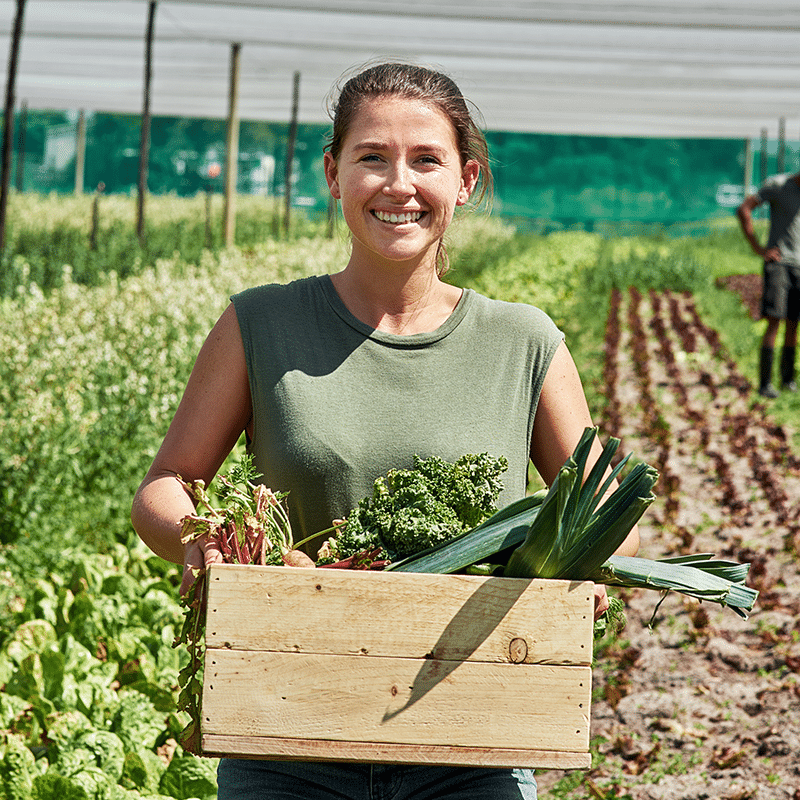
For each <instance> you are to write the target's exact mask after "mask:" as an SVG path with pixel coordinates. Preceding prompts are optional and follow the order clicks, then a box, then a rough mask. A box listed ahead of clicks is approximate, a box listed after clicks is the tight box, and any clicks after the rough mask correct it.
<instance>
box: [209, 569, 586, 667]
mask: <svg viewBox="0 0 800 800" xmlns="http://www.w3.org/2000/svg"><path fill="white" fill-rule="evenodd" d="M209 578H210V579H209V589H208V611H207V625H206V642H207V644H208V646H209V647H226V648H230V649H241V650H279V651H287V652H304V653H331V654H355V653H361V654H369V655H374V656H399V657H404V656H409V657H414V658H416V657H419V658H421V657H425V656H426V655H430V656H433V657H435V658H437V659H443V660H450V659H453V660H458V661H460V660H464V659H468V660H479V661H498V662H508V661H515V662H518V661H525V662H527V663H554V664H583V665H588V664H590V663H591V658H592V625H593V623H592V610H593V602H594V599H593V594H592V584H591V583H589V582H581V583H577V582H570V581H542V580H523V579H516V578H485V577H479V576H474V575H428V574H414V573H380V572H363V571H355V570H326V569H298V568H287V567H257V566H251V565H248V566H236V565H220V566H215V567H212V568H211V570H210V573H209Z"/></svg>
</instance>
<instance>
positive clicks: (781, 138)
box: [775, 117, 786, 175]
mask: <svg viewBox="0 0 800 800" xmlns="http://www.w3.org/2000/svg"><path fill="white" fill-rule="evenodd" d="M785 168H786V119H785V118H784V117H781V118H780V119H779V120H778V163H777V165H776V167H775V171H776V172H777V173H778V175H780V174H781V173H782V172H783V171H784V169H785Z"/></svg>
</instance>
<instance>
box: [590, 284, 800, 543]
mask: <svg viewBox="0 0 800 800" xmlns="http://www.w3.org/2000/svg"><path fill="white" fill-rule="evenodd" d="M626 295H627V296H626ZM624 300H627V309H626V310H623V301H624ZM647 305H648V304H647V303H646V302H645V296H644V295H643V294H642V293H641V292H640V291H639V290H637V289H636V288H633V287H632V288H629V289H628V291H627V293H623V292H621V291H620V290H619V289H615V290H614V291H613V293H612V297H611V302H610V304H609V313H608V318H607V321H606V327H605V347H604V354H605V355H604V358H605V363H604V369H603V375H604V381H605V391H606V397H607V403H606V406H605V409H604V414H603V424H604V426H605V427H606V428H607V429H608V430H609V431H611V432H616V431H618V432H619V434H620V435H621V438H622V439H623V445H622V446H621V448H620V452H621V453H624V452H625V451H626V447H625V441H626V439H628V438H630V437H631V436H632V435H634V434H635V435H636V436H637V437H641V438H642V439H644V440H645V441H646V442H647V444H646V445H641V444H640V445H638V446H637V449H639V448H641V447H644V448H645V450H646V452H649V453H652V456H651V457H652V463H653V465H654V466H655V467H656V468H657V469H658V470H659V472H660V478H659V483H658V485H657V493H658V494H659V496H660V498H661V502H660V517H659V519H660V522H661V524H663V525H665V526H667V527H668V528H669V529H670V530H672V531H673V532H674V533H675V534H676V536H677V537H678V539H679V543H678V545H677V546H678V549H681V550H688V549H690V548H691V546H692V542H693V535H692V532H691V530H690V529H689V527H688V526H687V525H686V524H682V523H681V522H680V520H681V518H682V516H684V515H682V514H681V506H682V505H684V504H686V503H687V502H689V503H691V502H694V500H695V496H694V494H693V492H692V490H691V489H690V488H689V485H688V474H687V473H688V472H689V471H692V470H694V471H697V470H698V469H700V470H701V471H703V470H705V471H706V472H707V473H708V474H709V475H710V476H711V477H712V478H713V483H714V487H713V491H714V494H715V497H716V503H717V505H718V506H720V507H721V509H722V510H723V511H724V514H725V515H726V516H727V519H728V523H729V524H733V523H735V524H737V525H739V526H746V525H752V524H753V523H754V521H755V520H756V519H762V521H763V506H764V505H766V506H767V508H768V509H769V512H770V513H771V518H772V520H773V521H774V524H775V525H777V526H779V527H781V528H782V529H784V531H785V535H786V539H787V541H790V540H793V539H794V537H795V536H796V535H797V534H798V531H800V502H798V501H797V499H796V497H797V496H796V494H793V489H790V488H789V487H788V486H787V485H786V475H789V476H792V475H799V474H800V459H798V458H797V457H796V456H795V455H794V454H793V453H792V451H791V448H790V446H789V442H788V436H787V433H786V431H785V429H784V428H783V427H782V426H780V425H775V424H773V423H771V422H770V421H769V419H768V414H767V409H766V408H765V407H764V405H763V403H761V402H759V401H758V400H755V401H754V400H753V399H752V397H753V390H752V386H751V385H750V383H749V381H748V380H747V379H746V378H745V377H744V376H743V375H742V374H741V372H740V371H739V370H738V367H737V365H736V363H735V362H734V361H733V359H732V358H730V356H729V355H728V354H727V353H726V351H725V349H724V347H723V345H722V344H721V340H720V336H719V334H718V333H717V332H716V331H715V330H713V329H712V328H710V327H709V326H708V325H706V324H705V323H704V322H703V320H702V317H701V315H700V313H699V311H698V309H697V307H696V304H695V302H694V300H693V298H692V296H691V294H689V293H680V294H679V293H675V292H671V291H669V290H666V291H663V292H656V291H650V292H649V311H648V309H647V308H646V306H647ZM623 314H624V321H625V325H624V326H623ZM648 316H649V319H647V318H646V317H648ZM623 328H624V330H625V335H624V336H623ZM623 371H624V372H625V376H621V373H622V372H623ZM627 374H630V377H631V379H632V380H630V381H627V380H626V376H627ZM623 386H624V387H626V389H627V391H628V393H629V395H630V396H629V397H628V398H627V400H625V399H623V398H621V396H620V395H621V392H622V387H623ZM634 389H635V392H634ZM631 415H635V419H633V418H632V416H631ZM628 449H631V450H633V449H634V447H630V448H628ZM680 451H683V452H680ZM756 487H757V488H758V490H759V494H758V496H757V497H756V496H755V493H754V489H755V488H756Z"/></svg>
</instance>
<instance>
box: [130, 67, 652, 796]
mask: <svg viewBox="0 0 800 800" xmlns="http://www.w3.org/2000/svg"><path fill="white" fill-rule="evenodd" d="M324 169H325V177H326V179H327V183H328V186H329V188H330V192H331V195H332V196H333V197H334V198H335V199H336V200H338V201H339V202H340V203H341V209H342V214H343V216H344V219H345V222H346V223H347V226H348V228H349V229H350V233H351V244H350V253H349V257H348V259H347V261H346V263H345V264H344V266H343V269H342V270H341V271H339V272H336V273H335V274H332V275H316V276H313V277H310V278H305V279H301V280H297V281H294V282H292V283H289V284H286V285H277V284H275V285H267V286H259V287H255V288H252V289H247V290H245V291H243V292H241V293H239V294H237V295H235V296H234V297H233V298H232V302H231V304H230V305H229V306H228V308H227V309H226V310H225V311H224V312H223V314H222V316H221V317H220V319H219V320H218V322H217V323H216V325H215V326H214V328H213V330H212V331H211V333H210V334H209V336H208V339H207V340H206V342H205V344H204V345H203V347H202V348H201V350H200V353H199V355H198V357H197V361H196V363H195V366H194V369H193V370H192V374H191V376H190V378H189V382H188V384H187V387H186V390H185V393H184V396H183V398H182V399H181V402H180V404H179V407H178V409H177V411H176V413H175V416H174V418H173V420H172V423H171V424H170V426H169V429H168V431H167V434H166V437H165V439H164V442H163V444H162V446H161V448H160V449H159V451H158V453H157V454H156V456H155V459H154V461H153V464H152V466H151V467H150V470H149V471H148V473H147V475H146V476H145V478H144V480H143V482H142V484H141V486H140V488H139V490H138V491H137V493H136V497H135V498H134V502H133V509H132V515H131V516H132V520H133V524H134V528H135V529H136V531H137V532H138V534H139V536H140V537H141V538H142V540H143V541H144V542H145V543H146V544H147V545H148V546H149V547H150V548H151V549H152V550H153V551H154V552H155V553H156V554H158V555H160V556H161V557H163V558H165V559H168V560H171V561H173V562H175V563H178V564H183V565H184V578H183V583H182V586H181V592H182V593H183V592H185V591H186V590H187V589H188V588H189V586H190V585H191V581H192V580H193V579H194V574H195V571H196V570H201V569H204V568H205V567H207V566H209V565H210V564H213V563H215V562H216V561H217V560H219V558H220V556H219V553H218V552H214V550H213V549H212V548H211V547H207V543H206V542H205V541H204V540H203V539H202V538H200V539H198V540H195V541H193V542H191V543H189V544H187V545H186V546H185V547H184V545H182V544H181V538H180V531H181V519H182V518H183V517H184V516H185V515H187V514H191V513H193V511H194V507H193V504H192V502H191V500H190V498H189V495H188V494H187V493H186V491H184V489H183V487H182V485H181V483H180V482H179V480H178V477H177V476H178V475H180V476H182V477H183V478H184V479H185V480H187V481H190V482H191V481H194V480H196V479H202V480H204V481H205V482H206V484H208V483H210V482H211V480H212V479H213V478H214V476H215V474H216V472H217V470H218V469H219V468H220V466H221V465H222V463H223V461H224V459H225V458H226V456H227V455H228V453H229V452H230V450H231V449H232V448H233V446H234V445H235V444H236V442H237V441H238V439H239V437H240V435H241V434H242V432H244V433H245V434H246V439H247V447H248V450H249V452H250V453H251V454H252V455H253V463H254V466H255V467H256V468H257V469H258V471H259V472H261V473H262V474H263V481H264V483H265V484H266V485H267V486H269V487H270V488H272V489H274V490H275V491H279V492H288V496H287V504H288V509H289V514H290V520H291V523H292V530H293V532H295V533H296V535H297V537H298V538H305V537H306V536H309V535H311V534H314V533H315V532H318V531H320V530H324V529H326V528H328V527H329V526H330V524H331V521H332V520H334V519H341V518H344V517H346V516H347V515H348V514H349V513H350V511H351V509H353V508H354V507H355V506H356V505H357V504H358V502H359V501H360V500H361V499H362V498H363V497H365V496H367V495H369V494H371V491H372V486H373V483H374V481H375V479H376V478H378V477H379V476H381V475H384V474H386V472H387V471H388V470H389V469H392V468H399V469H408V468H411V467H412V466H413V457H414V455H415V454H418V455H419V456H420V457H421V458H427V457H430V456H433V455H436V456H438V457H440V458H443V459H445V460H448V461H455V460H457V459H458V458H459V457H460V456H462V455H464V454H466V453H480V452H489V453H490V454H492V455H495V456H499V455H502V456H505V457H506V459H507V460H508V463H509V467H508V470H507V471H506V473H505V474H504V489H503V493H502V494H501V496H500V499H499V501H498V505H499V506H501V507H502V506H504V505H507V504H508V503H510V502H512V501H514V500H517V499H519V498H521V497H523V496H524V495H525V492H526V487H527V469H528V464H529V463H530V462H531V461H532V462H533V464H534V466H535V467H536V469H537V470H538V471H539V474H540V475H541V477H542V478H543V479H544V481H545V482H546V483H548V484H551V483H552V482H553V480H554V479H555V477H556V475H557V473H558V471H559V469H560V468H561V466H562V465H563V464H564V462H565V461H566V459H567V458H568V457H569V456H570V455H572V453H573V451H574V449H575V446H576V445H577V443H578V441H579V440H580V438H581V436H582V434H583V432H584V430H585V429H586V428H587V427H591V426H592V418H591V414H590V412H589V408H588V405H587V401H586V397H585V394H584V391H583V387H582V384H581V381H580V378H579V375H578V370H577V368H576V366H575V363H574V361H573V359H572V356H571V355H570V352H569V350H568V348H567V345H566V344H565V342H564V335H563V334H562V333H561V331H560V330H559V329H558V328H557V327H556V325H555V324H554V323H553V321H552V320H551V319H550V317H548V316H547V315H546V314H545V313H544V312H543V311H541V310H540V309H538V308H535V307H533V306H529V305H525V304H521V303H508V302H501V301H498V300H493V299H489V298H487V297H484V296H482V295H479V294H478V293H477V292H474V291H473V290H470V289H463V290H462V289H460V288H458V287H457V286H455V285H452V284H450V283H446V282H444V281H443V280H442V274H443V272H444V270H445V268H446V266H447V258H446V253H445V249H444V244H443V237H444V235H445V232H446V231H447V229H448V226H449V225H450V222H451V220H452V218H453V214H454V212H455V210H456V208H457V207H458V206H464V205H467V204H468V203H470V202H473V201H474V197H473V195H477V196H478V197H480V195H481V192H482V190H488V189H489V188H490V186H491V172H490V169H489V158H488V151H487V147H486V141H485V139H484V137H483V134H482V132H481V131H480V129H479V128H478V127H477V125H476V124H475V122H474V120H473V118H472V116H471V114H470V110H469V107H468V105H467V103H466V101H465V99H464V97H463V96H462V94H461V92H460V90H459V89H458V87H457V86H456V84H455V83H454V82H453V81H452V80H451V79H450V78H449V77H447V76H446V75H443V74H442V73H440V72H437V71H434V70H429V69H426V68H423V67H419V66H414V65H409V64H395V63H383V64H377V65H373V66H371V67H368V68H366V69H365V70H363V71H361V72H359V73H358V74H356V75H354V76H353V77H352V78H350V79H349V80H348V81H347V82H346V83H345V84H344V86H343V87H342V89H341V91H340V93H339V95H338V99H337V101H336V103H335V106H334V109H333V133H332V137H331V140H330V144H329V145H328V146H327V147H326V148H325V153H324ZM601 451H602V447H601V445H600V443H599V442H598V441H597V440H595V447H594V450H593V453H592V456H591V459H590V460H591V463H594V461H596V459H597V457H598V456H599V454H600V452H601ZM612 489H613V487H612ZM638 545H639V534H638V529H636V528H634V529H633V530H632V531H631V533H630V534H629V536H628V538H627V539H626V540H625V542H623V544H622V546H621V547H620V548H619V550H618V551H617V552H619V553H620V554H622V555H635V554H636V551H637V549H638ZM315 555H316V554H315V553H309V556H310V557H313V556H315ZM607 607H608V598H607V595H606V592H605V587H603V586H597V587H596V589H595V614H596V615H597V616H599V615H600V614H602V613H603V611H604V610H605V609H606V608H607ZM218 784H219V794H218V797H219V800H231V799H232V798H236V800H256V798H266V797H274V798H278V797H280V798H284V800H288V799H289V798H297V800H316V799H318V800H367V798H371V797H378V796H380V797H387V798H388V797H391V798H393V800H411V798H414V799H415V800H534V798H535V797H536V781H535V779H534V777H533V774H532V772H531V770H524V769H520V770H512V769H481V768H477V767H470V768H460V767H459V768H455V767H443V766H433V765H429V766H424V765H423V766H413V765H369V764H363V765H361V764H339V763H332V762H331V763H328V762H318V763H317V762H314V763H307V762H281V761H266V760H264V761H261V760H248V759H235V758H222V759H221V760H220V763H219V770H218Z"/></svg>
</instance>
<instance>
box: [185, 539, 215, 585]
mask: <svg viewBox="0 0 800 800" xmlns="http://www.w3.org/2000/svg"><path fill="white" fill-rule="evenodd" d="M223 560H224V559H223V557H222V552H221V551H220V549H219V545H217V543H216V542H213V541H210V540H209V539H207V538H206V537H205V536H198V537H197V539H194V540H192V541H191V542H189V543H188V544H186V545H185V546H184V551H183V578H182V580H181V586H180V590H179V592H180V596H181V597H185V596H186V595H187V594H188V592H189V589H191V588H192V584H193V583H194V582H195V580H197V576H198V575H200V573H201V572H204V571H205V570H206V569H207V568H208V567H210V566H211V565H212V564H222V563H223Z"/></svg>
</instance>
